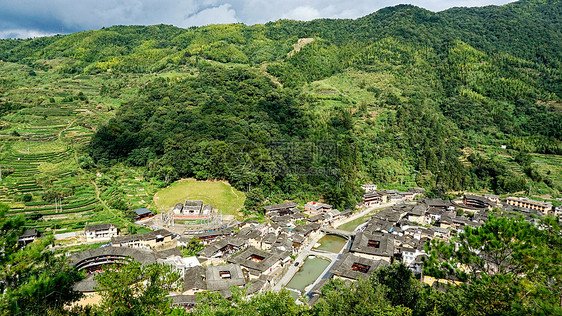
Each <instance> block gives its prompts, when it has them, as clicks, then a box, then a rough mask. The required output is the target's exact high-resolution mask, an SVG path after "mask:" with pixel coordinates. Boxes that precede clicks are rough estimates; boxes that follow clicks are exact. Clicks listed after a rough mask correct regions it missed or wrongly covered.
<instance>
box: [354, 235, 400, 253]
mask: <svg viewBox="0 0 562 316" xmlns="http://www.w3.org/2000/svg"><path fill="white" fill-rule="evenodd" d="M369 241H378V242H379V247H378V248H377V247H371V246H369ZM350 250H351V251H352V252H359V253H365V254H370V255H376V256H382V257H392V256H393V255H394V236H392V235H390V234H381V233H374V234H370V233H366V232H360V233H358V234H357V235H356V236H355V240H354V241H353V244H352V245H351V249H350Z"/></svg>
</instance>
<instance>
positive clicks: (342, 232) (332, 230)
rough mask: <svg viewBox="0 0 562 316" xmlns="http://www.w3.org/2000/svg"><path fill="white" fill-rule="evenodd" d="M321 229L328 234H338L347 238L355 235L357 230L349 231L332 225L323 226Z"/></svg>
mask: <svg viewBox="0 0 562 316" xmlns="http://www.w3.org/2000/svg"><path fill="white" fill-rule="evenodd" d="M320 231H322V232H324V233H326V234H328V235H336V236H340V237H343V238H345V239H350V238H351V237H353V236H355V232H349V231H347V230H342V229H337V228H332V227H326V226H324V227H321V228H320Z"/></svg>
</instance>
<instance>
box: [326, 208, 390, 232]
mask: <svg viewBox="0 0 562 316" xmlns="http://www.w3.org/2000/svg"><path fill="white" fill-rule="evenodd" d="M394 204H396V202H392V203H385V204H379V205H375V206H370V207H367V208H366V209H364V210H363V211H361V212H359V213H357V214H353V215H351V216H350V217H348V218H346V219H345V220H343V221H341V222H338V223H337V224H336V225H334V228H338V227H340V226H341V225H343V224H345V223H348V222H351V221H353V220H356V219H358V218H360V217H363V216H366V215H369V213H371V212H373V211H375V210H382V209H384V208H387V207H390V206H392V205H394Z"/></svg>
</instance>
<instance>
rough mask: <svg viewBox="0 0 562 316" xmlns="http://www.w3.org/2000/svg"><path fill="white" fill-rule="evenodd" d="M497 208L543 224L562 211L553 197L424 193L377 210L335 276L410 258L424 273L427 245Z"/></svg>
mask: <svg viewBox="0 0 562 316" xmlns="http://www.w3.org/2000/svg"><path fill="white" fill-rule="evenodd" d="M379 192H380V191H377V193H379ZM493 208H496V209H499V210H501V212H500V213H499V214H497V215H499V216H511V217H520V216H523V217H524V218H525V220H527V221H529V222H532V223H534V224H538V223H539V221H540V220H539V218H540V216H543V215H562V207H558V208H554V209H553V208H552V204H550V203H545V202H540V201H533V200H529V199H526V198H508V199H507V200H505V203H503V204H502V203H501V201H500V199H499V197H498V196H495V195H485V196H477V195H465V196H463V197H462V198H461V199H457V200H453V201H445V200H441V199H423V200H419V201H418V202H417V203H415V204H413V203H401V204H396V205H394V206H393V207H392V208H388V209H385V210H383V211H381V212H379V213H378V214H377V215H375V216H373V217H372V218H371V220H370V221H369V222H367V223H366V224H365V225H364V227H362V228H361V231H360V232H358V233H357V234H356V236H355V237H354V240H353V243H352V244H351V247H350V248H349V250H348V251H345V252H344V254H343V256H342V257H341V258H340V259H339V260H338V261H337V262H336V264H335V265H334V266H333V267H332V269H331V271H330V272H331V273H332V277H333V278H341V279H344V280H357V279H358V278H366V277H368V276H369V275H370V274H372V273H373V272H374V271H376V270H377V269H378V268H379V267H381V266H385V265H388V264H390V263H392V262H402V263H404V264H405V265H406V266H408V267H409V268H410V269H411V270H412V271H413V272H414V273H415V274H416V275H418V276H419V275H420V274H421V269H422V264H423V261H424V260H425V259H424V258H425V257H427V254H426V253H425V250H424V248H425V245H426V243H427V242H428V241H430V240H432V239H438V240H442V241H445V242H449V241H450V238H451V237H453V236H456V235H457V234H458V233H461V232H463V230H464V228H465V227H467V226H470V227H478V226H481V225H483V224H484V223H485V221H486V220H487V218H488V216H489V215H490V214H491V210H492V209H493ZM423 281H424V282H426V283H429V284H430V285H431V284H433V283H435V282H436V281H439V282H451V280H437V279H435V278H431V277H429V276H424V279H423ZM453 282H456V281H454V280H453Z"/></svg>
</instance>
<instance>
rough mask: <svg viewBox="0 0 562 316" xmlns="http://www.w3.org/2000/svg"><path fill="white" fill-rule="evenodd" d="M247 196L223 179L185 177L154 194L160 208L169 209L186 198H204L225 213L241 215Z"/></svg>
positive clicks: (204, 200) (205, 201)
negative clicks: (210, 179) (208, 179)
mask: <svg viewBox="0 0 562 316" xmlns="http://www.w3.org/2000/svg"><path fill="white" fill-rule="evenodd" d="M245 199H246V197H245V196H244V193H242V192H240V191H238V190H236V189H234V188H233V187H232V186H230V184H228V183H225V182H221V181H197V180H195V179H185V180H180V181H177V182H175V183H172V184H171V185H170V186H169V187H167V188H165V189H163V190H161V191H159V192H158V193H156V195H155V196H154V202H155V204H156V206H157V207H158V209H159V210H166V211H167V210H169V209H170V208H171V207H173V206H174V205H176V204H177V203H183V202H184V201H185V200H203V202H204V203H208V204H211V205H212V206H213V208H217V209H219V211H220V212H221V214H223V215H236V216H238V215H239V211H240V209H241V208H242V206H243V205H244V200H245Z"/></svg>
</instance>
